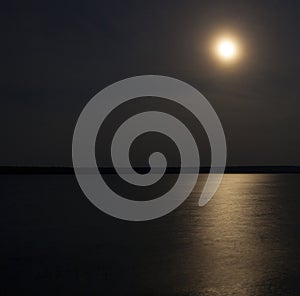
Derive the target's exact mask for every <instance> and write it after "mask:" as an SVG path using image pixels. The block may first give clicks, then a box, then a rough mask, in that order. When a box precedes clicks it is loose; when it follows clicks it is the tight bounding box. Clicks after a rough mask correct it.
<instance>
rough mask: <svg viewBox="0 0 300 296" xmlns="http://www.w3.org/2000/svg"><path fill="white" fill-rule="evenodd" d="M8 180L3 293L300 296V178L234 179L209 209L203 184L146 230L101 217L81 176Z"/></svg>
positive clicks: (4, 184) (2, 218)
mask: <svg viewBox="0 0 300 296" xmlns="http://www.w3.org/2000/svg"><path fill="white" fill-rule="evenodd" d="M202 178H203V176H202ZM0 182H1V207H0V230H1V246H0V248H1V260H0V268H1V285H0V294H1V295H6V294H9V295H11V294H13V293H16V292H20V291H21V290H26V291H27V292H28V293H30V294H31V295H54V294H58V295H61V294H63V295H66V294H71V293H77V294H81V295H209V296H210V295H300V186H299V185H300V175H248V174H244V175H238V174H237V175H226V176H225V177H224V180H223V183H222V185H221V187H220V188H219V191H218V193H217V194H216V195H215V197H214V198H213V200H212V201H211V202H210V203H209V204H208V205H207V206H206V207H205V208H199V207H198V206H197V201H198V196H199V192H200V190H201V187H202V183H203V180H200V181H199V182H198V185H197V186H196V188H195V190H194V192H193V194H192V196H190V197H189V199H187V201H186V202H185V203H184V204H182V205H181V206H180V207H179V208H178V209H177V210H175V211H174V212H172V213H171V214H169V215H167V216H165V217H163V218H160V219H158V220H155V221H150V222H142V223H133V222H124V221H120V220H117V219H114V218H111V217H109V216H107V215H105V214H103V213H102V212H100V211H99V210H98V209H97V208H95V207H94V206H93V205H92V204H90V202H89V201H88V200H87V199H86V198H85V197H84V195H83V194H82V192H81V191H80V188H79V187H78V185H77V183H76V181H75V177H74V176H62V175H61V176H59V175H56V176H53V175H52V176H45V175H44V176H33V175H32V176H3V175H2V176H0Z"/></svg>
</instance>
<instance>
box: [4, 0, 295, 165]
mask: <svg viewBox="0 0 300 296" xmlns="http://www.w3.org/2000/svg"><path fill="white" fill-rule="evenodd" d="M0 24H1V25H0V30H1V49H0V50H1V71H0V73H1V79H0V87H1V108H0V124H1V125H0V132H1V146H0V152H1V153H0V165H13V164H17V165H71V163H72V159H71V141H72V134H73V129H74V126H75V123H76V120H77V117H78V116H79V114H80V112H81V110H82V108H83V107H84V105H85V104H86V103H87V102H88V101H89V100H90V99H91V97H92V96H93V95H95V94H96V93H97V92H98V91H100V90H101V89H103V88H104V87H105V86H108V85H109V84H111V83H113V82H116V81H118V80H120V79H124V78H127V77H130V76H135V75H143V74H160V75H167V76H172V77H175V78H178V79H181V80H183V81H185V82H187V83H190V84H191V85H193V86H194V87H196V88H197V89H198V90H199V91H200V92H202V93H203V94H204V95H205V96H206V98H207V99H208V100H209V101H210V102H211V104H212V105H213V107H214V108H215V110H216V112H217V113H218V115H219V117H220V119H221V121H222V123H223V127H224V130H225V134H226V137H227V145H228V164H229V165H255V164H259V165H271V164H272V165H283V164H286V165H300V157H299V151H300V139H299V134H300V119H299V108H300V57H299V53H300V34H299V28H300V2H299V1H99V0H97V1H76V0H72V1H57V2H56V1H36V2H31V1H19V2H15V1H6V2H4V1H2V4H1V9H0ZM224 29H225V30H227V31H230V32H232V33H234V34H235V35H236V36H238V38H239V40H240V42H241V43H242V44H243V48H244V51H243V52H244V54H243V58H242V59H241V60H240V61H239V62H238V63H236V64H235V65H232V66H227V67H224V66H222V64H221V63H216V61H215V60H214V59H213V58H212V56H211V54H209V53H208V51H207V46H208V43H209V42H210V39H211V38H212V37H214V36H215V35H217V34H218V33H219V32H220V31H223V30H224Z"/></svg>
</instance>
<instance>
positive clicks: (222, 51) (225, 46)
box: [216, 39, 237, 61]
mask: <svg viewBox="0 0 300 296" xmlns="http://www.w3.org/2000/svg"><path fill="white" fill-rule="evenodd" d="M216 51H217V55H218V56H219V57H220V58H221V59H222V60H224V61H229V60H233V59H234V58H235V57H236V56H237V45H236V43H235V42H234V41H233V40H230V39H221V40H219V41H218V42H217V46H216Z"/></svg>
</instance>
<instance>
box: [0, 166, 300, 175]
mask: <svg viewBox="0 0 300 296" xmlns="http://www.w3.org/2000/svg"><path fill="white" fill-rule="evenodd" d="M135 169H136V170H137V171H138V172H140V173H144V174H145V173H147V172H148V169H147V168H145V167H139V168H135ZM80 170H81V172H82V173H83V174H92V173H95V172H97V171H96V170H95V169H85V168H80V169H79V171H80ZM99 170H100V171H101V173H103V174H115V171H114V169H113V168H108V167H105V168H99ZM122 170H123V172H124V173H126V172H128V169H126V168H123V169H121V171H122ZM209 170H210V167H201V168H200V170H199V171H197V169H196V168H183V169H182V171H183V173H195V172H197V173H200V174H202V173H203V174H205V173H208V172H209ZM219 171H220V170H218V168H215V173H218V172H219ZM166 173H169V174H176V173H179V168H175V167H168V168H167V170H166ZM225 173H227V174H299V173H300V166H228V167H226V169H225ZM0 174H1V175H74V168H73V167H45V166H43V167H42V166H40V167H39V166H32V167H29V166H2V167H0Z"/></svg>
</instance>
